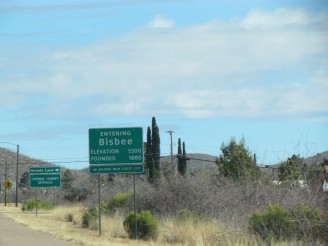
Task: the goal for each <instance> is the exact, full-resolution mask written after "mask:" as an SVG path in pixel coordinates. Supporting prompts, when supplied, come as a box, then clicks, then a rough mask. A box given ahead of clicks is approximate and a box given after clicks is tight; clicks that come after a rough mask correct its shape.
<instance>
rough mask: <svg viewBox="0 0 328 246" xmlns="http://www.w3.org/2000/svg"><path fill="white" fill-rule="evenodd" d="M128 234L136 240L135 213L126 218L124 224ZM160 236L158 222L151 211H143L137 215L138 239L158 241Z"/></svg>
mask: <svg viewBox="0 0 328 246" xmlns="http://www.w3.org/2000/svg"><path fill="white" fill-rule="evenodd" d="M123 225H124V228H125V230H126V232H127V233H128V234H129V237H130V238H135V236H136V235H135V222H134V212H130V214H129V215H128V216H127V217H126V218H125V220H124V222H123ZM157 235H158V220H157V218H156V217H155V216H153V215H152V214H151V213H150V212H149V211H141V212H140V213H139V214H138V213H137V238H140V239H145V240H149V239H156V238H157Z"/></svg>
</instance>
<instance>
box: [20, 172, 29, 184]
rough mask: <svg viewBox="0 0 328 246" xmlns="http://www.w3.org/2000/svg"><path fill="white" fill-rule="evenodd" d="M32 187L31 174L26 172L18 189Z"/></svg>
mask: <svg viewBox="0 0 328 246" xmlns="http://www.w3.org/2000/svg"><path fill="white" fill-rule="evenodd" d="M29 186H30V173H29V172H24V173H23V174H22V176H21V178H20V180H19V184H18V187H19V188H26V187H29Z"/></svg>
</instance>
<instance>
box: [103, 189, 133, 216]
mask: <svg viewBox="0 0 328 246" xmlns="http://www.w3.org/2000/svg"><path fill="white" fill-rule="evenodd" d="M132 196H133V193H131V192H127V193H119V194H117V195H115V196H114V197H113V198H112V199H111V200H109V201H108V202H107V203H103V204H102V209H103V211H104V212H105V213H111V212H115V211H117V210H118V209H120V208H122V207H124V206H125V205H126V204H127V203H128V201H129V200H130V199H131V198H132Z"/></svg>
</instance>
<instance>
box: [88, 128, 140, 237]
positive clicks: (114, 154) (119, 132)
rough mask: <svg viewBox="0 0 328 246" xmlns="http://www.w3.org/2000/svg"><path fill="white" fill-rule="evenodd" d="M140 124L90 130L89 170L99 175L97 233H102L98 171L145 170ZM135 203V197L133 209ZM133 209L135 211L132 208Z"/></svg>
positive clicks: (101, 172)
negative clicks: (138, 125) (137, 125)
mask: <svg viewBox="0 0 328 246" xmlns="http://www.w3.org/2000/svg"><path fill="white" fill-rule="evenodd" d="M142 139H143V135H142V128H141V127H132V128H131V127H130V128H100V129H89V163H90V173H91V174H98V206H99V236H101V214H100V210H101V209H100V179H99V177H100V174H104V173H106V174H110V173H133V175H134V179H133V180H134V197H135V194H136V190H135V174H136V173H143V172H144V166H143V162H144V151H143V140H142ZM135 208H136V202H135V199H134V210H136V209H135ZM135 212H136V211H135Z"/></svg>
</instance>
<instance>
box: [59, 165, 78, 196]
mask: <svg viewBox="0 0 328 246" xmlns="http://www.w3.org/2000/svg"><path fill="white" fill-rule="evenodd" d="M74 180H75V177H74V176H73V173H72V171H71V170H69V169H67V170H66V171H65V172H64V174H63V176H62V179H61V182H62V186H61V187H62V189H64V190H66V191H70V190H71V189H72V188H73V182H74Z"/></svg>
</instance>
